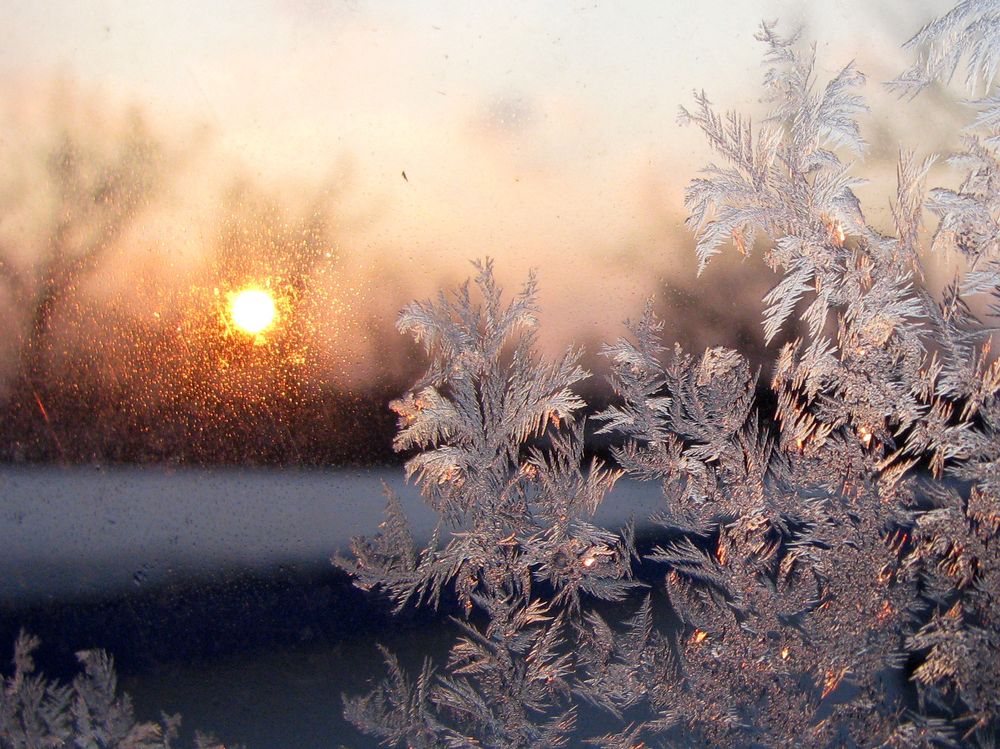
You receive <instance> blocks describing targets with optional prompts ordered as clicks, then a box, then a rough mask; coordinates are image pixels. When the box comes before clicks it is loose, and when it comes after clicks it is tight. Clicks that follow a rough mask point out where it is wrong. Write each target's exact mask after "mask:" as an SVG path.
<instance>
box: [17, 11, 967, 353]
mask: <svg viewBox="0 0 1000 749" xmlns="http://www.w3.org/2000/svg"><path fill="white" fill-rule="evenodd" d="M950 5H951V2H948V1H945V0H918V1H915V0H889V1H886V2H882V3H875V4H873V3H871V2H870V1H866V0H840V1H839V2H835V3H813V2H790V1H787V0H785V1H780V0H758V1H754V2H738V3H737V2H732V1H731V0H705V1H703V2H676V1H675V2H666V1H664V0H661V1H660V2H651V1H646V2H638V1H636V2H628V3H610V2H588V1H585V0H580V1H579V2H542V1H536V2H504V3H492V2H489V3H488V2H458V1H455V2H444V1H438V2H415V1H408V2H403V1H402V0H398V1H392V0H382V1H381V2H374V1H372V2H366V1H364V0H272V1H271V2H223V1H215V2H211V3H205V2H204V0H198V1H197V2H196V1H195V0H173V1H171V2H158V3H150V2H140V1H137V0H128V1H124V0H123V1H121V2H110V1H104V2H99V1H92V2H75V1H74V2H39V0H28V1H24V2H12V1H11V0H7V1H6V2H4V3H3V4H2V5H0V28H3V29H4V31H5V33H4V43H3V45H0V79H2V80H0V92H3V91H4V89H5V87H6V88H13V87H15V86H18V85H20V86H21V87H22V88H23V87H24V86H28V87H31V86H33V85H41V84H42V83H43V82H45V81H47V80H51V78H52V77H53V76H54V75H61V76H67V77H70V78H72V79H74V80H75V81H77V82H78V83H79V84H80V85H81V86H83V87H85V88H88V89H94V90H98V91H99V92H100V93H101V95H103V96H106V97H109V98H111V99H113V100H115V101H119V102H129V101H130V102H137V103H139V104H141V105H142V106H144V107H145V108H146V109H147V110H148V111H150V112H152V113H153V115H154V116H153V119H154V122H155V121H156V118H157V117H159V118H161V120H163V121H167V120H169V119H170V118H177V121H183V122H190V123H204V124H206V125H207V126H208V127H209V129H210V130H211V132H212V133H213V135H212V138H213V141H212V142H213V149H214V151H213V153H215V154H216V155H217V156H219V157H221V158H223V159H226V160H228V161H230V162H233V163H238V164H240V165H242V167H243V168H244V169H246V170H248V171H249V172H250V173H251V174H255V175H257V176H258V177H260V179H261V180H264V181H266V180H268V179H278V178H290V177H295V178H301V179H319V178H321V177H323V176H324V175H328V174H330V173H331V172H332V171H333V170H334V168H335V165H337V164H341V165H342V164H343V163H345V162H346V163H350V164H351V165H352V168H353V177H352V182H351V185H350V192H351V195H350V204H351V208H350V211H348V212H353V213H354V214H356V215H357V216H359V217H360V218H359V219H358V220H359V222H360V223H361V224H362V226H361V228H360V229H359V230H358V231H357V233H356V235H355V236H354V239H353V243H354V246H353V247H352V248H351V249H352V252H353V253H354V255H355V256H357V257H363V256H365V255H366V253H368V254H369V255H371V258H370V259H371V261H372V262H373V263H375V264H376V265H377V266H380V267H389V266H390V265H391V266H392V267H393V268H395V269H397V271H398V272H401V273H403V274H404V275H405V274H407V273H409V274H412V275H413V276H414V277H415V278H417V279H418V281H419V279H424V281H426V284H424V285H427V284H433V283H436V282H437V279H438V278H439V276H440V275H441V273H444V272H448V271H452V272H454V271H453V269H454V266H455V265H456V262H457V260H458V258H471V257H477V256H482V255H485V254H490V255H493V256H495V257H497V258H498V260H499V264H500V266H501V270H502V271H503V272H504V273H505V275H507V276H508V277H512V278H518V277H521V276H522V275H523V273H524V272H525V270H526V269H527V268H528V267H531V266H538V267H539V268H540V270H541V280H542V288H543V293H544V299H545V303H546V306H547V307H548V308H550V309H552V308H555V309H561V310H567V309H571V308H572V307H573V305H572V304H571V303H570V302H569V301H567V300H569V299H570V297H571V292H572V288H571V287H572V286H574V285H575V286H580V287H581V288H583V289H584V291H585V292H587V293H588V294H589V295H593V293H595V292H596V291H597V289H598V288H601V289H602V298H603V299H605V300H606V305H609V306H610V309H611V312H610V313H609V312H608V310H607V309H601V310H592V309H590V308H588V309H583V310H579V309H576V310H574V315H573V325H584V326H587V325H591V326H596V327H595V329H594V330H593V332H594V333H595V334H596V335H603V334H604V331H605V330H607V329H608V328H612V329H613V328H614V326H615V325H616V324H617V321H618V320H619V319H620V317H621V316H622V315H624V314H631V313H632V312H633V311H634V309H635V307H636V305H637V304H638V302H639V300H640V299H641V298H642V297H644V296H645V295H646V294H648V293H650V291H651V290H652V289H653V287H655V281H656V278H650V277H649V273H648V272H647V273H645V274H644V273H642V270H643V268H650V269H653V273H654V275H656V274H662V273H664V270H663V269H664V268H667V269H669V272H672V273H677V274H687V275H693V268H694V265H693V263H691V262H690V257H689V251H690V247H689V246H679V245H678V244H677V243H675V242H674V241H673V240H672V237H673V233H674V232H676V234H677V236H680V237H683V236H684V235H683V234H682V233H681V230H680V229H679V220H680V218H681V216H682V210H683V207H682V193H683V187H684V185H685V183H686V182H687V180H689V179H690V178H691V177H692V176H694V174H695V171H696V170H697V168H698V167H699V166H701V165H703V164H704V163H705V162H706V158H707V154H706V152H705V150H704V147H703V145H702V141H701V138H700V136H699V135H698V133H697V132H695V131H694V130H693V129H690V128H689V129H682V128H679V127H678V126H677V125H676V124H675V120H676V113H677V107H678V105H679V104H682V103H688V102H690V100H691V92H692V90H693V89H695V88H704V89H705V90H706V91H707V92H708V93H709V95H710V97H711V98H712V99H713V101H715V102H717V103H718V104H719V105H720V106H721V107H730V106H732V107H737V108H740V109H743V110H746V111H750V112H759V111H760V107H759V104H758V99H759V96H760V87H759V83H760V79H761V68H760V54H761V45H760V44H759V43H757V42H755V41H754V39H753V35H754V32H755V29H756V27H757V25H758V24H759V22H760V20H761V19H780V20H781V21H782V22H783V28H785V29H789V28H792V27H795V26H798V25H802V26H804V28H805V33H806V35H807V37H809V38H815V39H816V40H817V42H818V67H819V72H820V75H821V76H826V75H830V74H833V73H835V72H836V71H837V70H838V69H839V68H840V67H842V66H843V65H844V64H845V63H847V62H848V61H850V60H852V59H856V60H857V62H858V65H859V66H860V67H861V69H862V70H864V71H865V72H866V73H868V74H869V76H870V82H869V85H868V92H867V93H868V94H869V95H870V96H871V98H872V102H873V108H875V109H876V111H878V110H879V109H880V106H881V104H882V103H884V102H889V104H890V105H892V102H891V100H887V99H885V97H884V94H883V93H882V92H881V91H880V86H879V84H880V82H881V81H883V80H885V79H887V78H889V77H891V76H892V75H894V74H895V73H896V72H898V71H899V70H900V69H901V68H902V66H903V65H904V64H905V60H906V57H905V56H904V55H903V54H902V53H900V52H899V50H898V48H899V45H900V44H901V43H902V42H904V41H905V40H906V39H907V38H909V36H910V35H912V33H914V32H915V31H916V30H917V29H918V28H919V27H920V26H921V25H922V24H923V23H925V22H926V21H927V20H929V19H930V18H931V17H932V16H933V15H935V14H939V13H940V12H942V11H943V10H945V9H947V7H949V6H950ZM879 117H881V118H882V121H887V119H888V118H889V117H891V115H886V114H884V113H883V114H876V115H874V116H873V122H875V123H877V122H879ZM892 150H893V153H894V152H895V147H894V146H893V149H892ZM213 158H214V157H213ZM227 163H228V162H227ZM210 171H212V170H211V169H206V172H210ZM403 171H405V172H406V175H407V179H405V180H404V179H403V178H402V172H403ZM881 202H882V203H884V202H885V201H884V200H883V201H881ZM387 255H391V256H392V259H391V260H390V259H389V258H388V257H387ZM459 272H461V269H460V270H459ZM577 306H579V305H577ZM597 328H600V329H599V330H598V329H597Z"/></svg>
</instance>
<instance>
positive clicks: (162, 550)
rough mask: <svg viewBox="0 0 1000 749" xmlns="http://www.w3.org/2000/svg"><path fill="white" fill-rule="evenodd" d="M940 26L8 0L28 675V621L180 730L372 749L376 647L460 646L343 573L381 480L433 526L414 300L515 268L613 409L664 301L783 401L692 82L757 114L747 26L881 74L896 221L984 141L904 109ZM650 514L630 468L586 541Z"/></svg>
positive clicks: (544, 327)
mask: <svg viewBox="0 0 1000 749" xmlns="http://www.w3.org/2000/svg"><path fill="white" fill-rule="evenodd" d="M950 7H951V3H950V2H945V1H944V0H933V1H930V0H928V1H926V2H914V1H913V0H896V1H893V2H883V3H869V2H861V0H850V1H846V0H845V1H842V2H837V3H802V2H779V1H771V0H768V1H754V2H743V3H732V2H728V0H727V1H723V0H714V1H708V2H701V3H664V2H640V3H629V4H627V5H622V4H618V3H608V2H596V3H589V2H588V3H522V2H518V3H479V2H476V3H451V2H395V1H394V2H365V1H363V0H329V2H320V1H317V0H270V1H268V2H257V3H250V4H247V3H239V2H216V3H210V4H207V5H206V4H205V3H203V2H202V3H196V2H189V1H188V0H182V1H177V2H169V3H167V2H159V3H150V2H129V3H122V2H91V3H77V2H42V3H38V2H35V3H29V2H7V3H4V4H3V5H2V6H0V28H2V29H4V34H3V44H2V45H0V167H2V168H0V321H3V326H4V329H5V333H4V335H2V336H0V461H2V465H0V653H2V655H3V661H4V663H7V662H8V655H9V653H10V652H11V648H12V646H13V642H14V640H15V638H16V636H17V633H18V632H19V631H21V630H22V629H24V630H26V631H29V632H31V633H33V634H35V635H38V636H39V637H40V638H41V647H40V649H39V650H38V652H37V660H38V664H39V666H40V668H41V670H44V671H45V673H46V674H48V675H50V676H52V677H54V678H61V679H70V678H72V676H73V675H74V674H75V673H76V672H77V664H76V661H75V658H74V655H73V654H74V653H75V652H76V651H78V650H82V649H89V648H102V649H104V650H106V651H107V652H108V653H109V654H110V655H112V656H113V657H114V658H115V660H116V663H117V671H118V674H119V677H120V681H121V685H122V686H123V688H124V689H125V690H126V691H128V692H129V693H130V694H131V695H132V696H133V698H134V700H135V706H136V712H137V714H138V716H139V717H140V718H142V719H144V720H155V719H157V717H158V716H159V714H160V712H161V711H165V712H167V713H173V712H179V713H181V714H182V715H183V716H184V724H183V726H184V729H183V735H184V737H185V739H187V738H188V737H190V736H191V735H192V732H193V730H194V729H200V730H203V731H206V732H211V733H213V734H215V735H216V736H218V737H220V739H222V740H224V741H227V742H231V743H239V742H242V743H244V744H245V745H246V746H247V747H251V748H254V747H262V748H263V747H288V746H295V747H300V748H301V749H306V748H307V747H319V746H335V745H338V743H340V742H343V743H345V744H349V745H353V746H366V745H370V744H369V743H366V742H370V741H372V739H371V738H370V737H368V738H365V737H363V736H362V735H361V734H359V733H358V732H357V731H356V730H355V729H354V728H353V727H351V726H350V724H349V723H347V722H346V721H345V720H344V719H343V717H342V715H341V714H342V709H343V707H342V703H341V694H342V693H348V694H357V693H359V692H361V691H363V690H364V689H365V688H366V684H368V683H369V682H370V681H371V680H372V679H376V678H381V677H382V675H383V668H382V662H381V658H382V656H381V655H380V654H379V651H378V650H377V649H376V647H375V646H376V643H378V644H383V645H386V646H387V647H388V648H389V649H390V650H393V651H394V652H396V653H397V654H399V655H400V657H401V658H402V659H403V661H404V662H405V664H406V665H408V666H412V667H413V668H419V665H420V662H421V659H422V657H423V655H424V654H432V655H435V656H436V657H438V658H440V659H442V660H443V659H444V654H445V653H446V652H447V649H448V647H449V646H450V643H451V641H452V640H453V638H454V637H455V631H456V630H455V625H454V624H452V623H451V622H450V621H449V620H447V619H446V618H445V617H444V616H440V615H436V614H435V613H434V612H430V611H419V612H412V611H411V612H409V613H406V614H404V615H402V616H401V617H393V616H391V615H390V613H389V612H388V611H387V609H386V606H385V604H384V603H379V602H373V601H372V599H371V598H370V597H367V596H365V595H364V594H363V593H362V592H361V591H358V590H357V589H356V588H352V587H351V585H350V582H349V580H348V579H347V577H346V576H345V575H344V574H343V573H342V572H340V571H339V570H337V569H335V568H334V567H333V566H332V565H331V564H330V558H331V557H332V556H334V555H337V554H346V553H348V547H349V543H350V538H351V537H353V536H356V535H362V534H369V535H370V534H373V533H375V532H377V530H378V528H379V523H380V522H382V511H383V507H384V504H385V498H384V494H383V486H387V487H391V488H392V489H393V490H394V491H396V492H398V493H399V495H400V497H401V498H402V502H403V507H404V509H405V511H406V513H407V515H408V516H409V518H410V519H411V521H413V523H414V528H415V537H416V540H417V541H418V542H420V541H422V540H425V539H426V538H428V537H429V536H430V534H431V531H432V529H433V527H434V520H435V517H434V514H433V513H432V512H431V511H430V509H428V508H427V506H426V505H425V504H424V503H423V502H422V501H421V499H420V496H419V491H418V489H417V488H416V487H415V486H414V484H413V483H406V482H405V481H404V474H403V468H402V462H403V458H404V457H407V456H408V455H409V453H408V454H407V456H400V455H398V454H397V453H395V452H394V450H393V446H392V440H393V437H394V435H395V434H396V431H397V421H396V416H395V414H393V413H392V412H391V411H390V410H389V408H388V403H389V401H390V400H391V399H394V398H398V397H400V395H401V394H402V393H403V392H404V391H406V390H407V388H409V387H411V386H412V385H413V383H414V382H416V381H417V379H418V378H419V377H420V375H421V374H422V373H423V370H424V367H425V365H426V358H425V356H424V354H423V352H422V350H421V349H420V347H419V346H417V345H416V344H415V343H414V342H413V341H412V340H411V338H410V337H409V336H404V335H401V334H400V333H399V332H398V331H397V330H396V328H395V323H396V318H397V314H398V311H399V310H400V309H401V308H402V307H403V306H404V305H405V304H407V303H408V302H410V301H411V300H413V299H425V298H430V297H432V296H433V295H435V294H437V292H438V290H439V289H443V288H451V287H452V286H454V285H456V284H457V283H460V282H461V281H462V280H463V279H465V278H467V277H469V276H470V275H473V274H474V272H475V271H474V269H473V267H472V266H471V265H470V262H469V261H471V260H474V259H476V258H483V257H492V258H494V260H495V268H496V273H497V277H498V279H499V280H500V282H501V283H502V284H503V285H504V286H505V287H506V288H508V289H510V290H514V289H516V288H517V285H518V284H519V283H520V282H521V281H522V280H523V279H524V278H525V277H526V276H527V273H528V271H529V270H530V269H536V270H537V276H538V280H539V286H540V304H541V308H542V311H541V312H540V314H539V321H540V324H539V337H540V347H541V348H540V350H541V352H542V353H543V354H544V355H545V356H549V357H556V356H559V355H560V354H561V353H562V352H563V351H564V350H565V349H566V348H567V347H568V346H570V345H578V346H581V347H582V348H583V359H582V361H583V365H584V366H585V367H586V368H587V369H589V370H590V371H592V372H594V373H595V376H594V377H592V378H591V379H590V380H588V381H586V382H584V383H583V384H582V385H581V386H580V390H581V391H582V392H583V393H585V395H586V397H587V399H588V400H589V401H590V402H591V403H592V404H602V403H606V402H607V401H608V399H609V398H611V391H610V388H609V386H608V383H607V380H606V379H605V378H606V376H607V374H608V371H609V364H608V361H607V359H606V358H604V357H601V356H600V355H599V351H600V347H601V345H602V344H603V343H610V342H612V341H614V340H615V339H616V338H617V337H618V336H620V335H622V334H623V333H624V330H625V329H624V327H623V322H624V321H625V320H626V319H636V318H637V317H639V315H640V314H641V312H642V308H643V304H644V302H645V300H646V299H648V298H651V299H652V300H653V303H654V305H655V307H656V309H657V310H658V311H659V312H660V313H661V315H662V316H663V318H664V320H665V327H666V330H665V333H664V340H666V341H668V342H669V343H672V342H673V341H674V340H678V341H680V342H681V343H682V344H683V345H684V346H685V347H686V348H687V349H688V350H690V351H696V352H700V351H701V350H702V349H703V348H704V347H706V346H730V347H733V348H736V349H738V350H739V351H740V352H741V353H743V354H744V355H745V356H747V357H748V359H749V360H750V362H751V363H752V364H753V365H754V366H762V367H764V371H763V377H762V379H763V381H764V382H765V385H766V381H767V378H768V377H769V374H770V367H771V362H772V361H773V359H774V356H775V352H776V350H777V348H778V345H777V343H772V344H771V345H770V346H768V345H766V344H765V342H764V339H763V332H762V327H761V325H760V319H761V313H762V310H763V309H764V306H765V305H764V304H763V303H762V302H761V299H762V298H763V296H764V295H765V294H766V293H767V291H768V290H769V289H770V288H771V287H772V286H773V285H774V283H775V282H776V277H775V275H774V274H773V273H772V272H771V271H770V270H768V269H767V268H766V266H765V265H764V263H763V261H762V260H761V259H760V258H759V256H755V257H752V258H748V259H746V260H743V259H741V258H738V257H736V256H735V253H729V252H727V253H725V255H724V256H723V257H721V258H718V260H717V262H715V263H713V264H712V265H711V266H710V267H709V268H708V269H707V270H706V271H705V272H704V273H703V274H702V275H701V277H700V278H699V277H697V260H696V258H695V254H694V238H693V235H692V233H691V231H690V230H689V228H687V227H686V226H685V225H684V221H685V218H686V217H687V215H688V211H687V210H686V209H685V206H684V190H685V187H686V186H687V184H688V182H689V180H691V179H692V178H693V177H695V176H696V175H697V174H698V171H699V169H701V168H702V167H703V166H705V165H706V164H708V163H709V162H711V161H712V160H713V159H714V158H715V157H713V155H712V154H711V152H710V150H709V148H708V146H707V145H706V143H705V138H704V137H703V135H702V133H701V132H699V131H698V129H697V128H695V127H682V126H681V125H679V124H678V123H677V111H678V107H679V106H681V105H684V106H688V107H690V106H692V103H693V96H692V91H696V90H702V89H704V90H705V91H706V92H707V94H708V96H709V97H710V98H711V100H712V101H713V102H717V103H718V104H719V106H720V109H722V110H729V109H736V110H739V111H741V112H743V113H745V114H747V115H750V116H752V117H754V118H755V119H760V118H762V117H763V116H764V115H765V113H766V112H767V105H766V104H765V103H763V102H762V101H761V97H762V93H761V91H762V89H761V86H760V83H761V78H762V75H763V68H762V66H761V64H760V59H761V55H762V53H763V49H762V45H761V44H760V43H759V42H757V41H755V40H754V33H755V31H756V30H757V28H758V27H759V24H760V21H761V20H762V19H774V18H777V19H779V20H780V27H779V28H782V29H784V30H791V29H793V28H796V27H801V29H802V34H803V37H804V38H805V39H808V40H813V39H814V40H816V42H817V47H816V59H817V64H816V72H817V75H818V76H820V77H821V78H822V79H824V80H825V79H827V78H829V77H830V76H832V75H835V74H836V73H837V71H839V70H840V69H841V67H842V66H843V65H845V64H846V63H847V62H849V61H851V60H854V61H855V64H856V65H857V67H858V68H859V69H860V70H862V71H864V72H865V74H866V75H867V76H868V83H867V85H866V86H865V87H864V95H865V97H866V99H867V102H868V105H869V107H870V109H871V112H870V114H867V115H864V116H863V117H862V135H863V136H864V138H865V139H866V140H867V141H868V143H869V148H868V151H867V153H866V154H865V156H864V175H865V176H866V177H867V178H868V180H869V182H868V183H867V184H865V185H862V186H859V187H857V188H856V191H857V193H858V195H859V197H860V198H861V199H862V200H863V201H866V210H867V216H868V218H869V219H870V220H871V221H872V223H873V224H874V225H875V226H879V227H885V228H886V229H887V230H888V228H890V227H891V226H892V214H891V211H890V209H889V204H888V201H887V200H886V199H885V197H884V196H888V195H893V194H894V192H893V191H894V189H895V187H894V185H895V178H896V163H897V158H898V144H904V145H907V144H909V145H912V146H913V147H914V148H916V149H917V150H918V151H919V153H920V155H921V156H922V155H924V154H927V153H931V152H948V151H950V150H954V149H955V148H957V147H958V144H959V130H960V128H961V126H962V125H963V124H964V123H965V122H966V121H967V119H968V117H967V115H968V112H967V110H965V109H963V108H962V106H961V105H960V104H958V103H956V102H957V98H956V95H953V94H954V91H952V92H951V94H949V93H948V90H947V89H945V88H942V89H940V90H935V91H934V92H933V94H932V95H930V96H926V97H922V98H918V99H915V100H914V101H912V102H906V103H905V105H904V104H902V103H901V102H900V100H899V98H898V97H896V96H894V95H893V94H892V93H890V92H889V91H887V90H886V89H885V88H884V87H883V86H882V85H881V84H882V82H884V81H887V80H889V79H891V78H893V77H894V76H896V75H898V74H899V72H901V71H902V70H903V69H905V68H906V67H907V65H908V64H909V62H910V53H908V52H906V51H905V50H903V49H902V48H901V45H902V44H903V43H904V42H905V41H906V40H907V39H908V38H910V36H912V35H913V34H914V33H915V32H916V31H917V30H918V29H919V28H920V27H921V26H922V25H923V24H925V23H927V22H928V21H929V20H930V19H931V18H933V17H935V16H939V15H941V14H942V13H943V12H945V11H947V10H948V9H949V8H950ZM904 106H905V111H906V112H907V114H906V115H905V116H897V112H898V111H899V110H900V109H901V108H902V107H904ZM935 169H938V170H939V172H935V174H940V180H943V181H945V182H947V180H948V179H952V180H953V181H954V178H953V177H952V178H949V177H948V176H947V173H946V172H945V171H944V168H943V166H939V167H935ZM943 266H944V263H941V264H940V265H935V264H934V262H930V263H929V264H928V269H929V271H928V275H929V279H928V285H929V286H930V287H932V288H938V287H940V286H941V285H943V283H945V282H946V280H947V279H948V278H949V277H950V274H951V272H952V271H951V268H946V267H943ZM762 397H764V398H766V397H767V396H766V395H762ZM592 410H597V405H594V406H593V408H592ZM608 444H609V443H608V440H606V439H605V440H603V441H602V438H598V437H595V438H593V440H592V441H590V442H588V449H592V450H593V451H596V452H597V453H599V454H603V455H607V452H608V450H607V448H608ZM660 501H661V498H660V494H659V486H657V485H655V484H640V483H638V482H633V481H630V480H623V481H621V482H619V484H618V485H617V486H616V488H615V489H614V490H613V491H612V492H611V494H610V495H609V497H608V499H607V500H606V501H605V503H604V504H603V505H602V507H601V510H600V512H599V514H598V515H597V517H596V522H598V524H601V525H604V526H606V527H610V528H614V529H617V528H619V527H621V526H622V525H624V523H625V522H626V521H627V519H628V517H629V516H630V515H634V516H635V517H637V518H639V519H640V523H639V529H640V533H651V531H650V530H649V526H648V524H646V523H645V521H644V519H645V518H647V517H648V516H649V515H650V514H652V513H653V512H655V511H656V510H657V509H659V503H660ZM4 673H5V674H7V673H9V670H6V667H5V670H4ZM595 721H596V722H595ZM581 725H590V728H591V729H592V730H591V735H593V733H595V732H599V731H600V730H602V729H601V727H600V726H601V725H602V724H601V723H600V721H599V720H597V719H595V718H593V716H587V715H583V716H582V717H581Z"/></svg>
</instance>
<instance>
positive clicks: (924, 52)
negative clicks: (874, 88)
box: [888, 0, 1000, 97]
mask: <svg viewBox="0 0 1000 749" xmlns="http://www.w3.org/2000/svg"><path fill="white" fill-rule="evenodd" d="M903 46H904V47H906V48H907V49H909V50H912V51H913V52H915V55H916V60H915V61H914V63H913V65H912V66H911V67H910V68H908V69H907V70H905V71H904V72H903V73H901V74H900V75H899V76H898V77H897V78H895V79H894V80H892V81H890V82H889V84H888V85H889V88H890V89H891V90H893V91H895V92H897V93H899V94H901V95H903V96H909V97H913V96H916V95H917V94H919V93H920V92H921V91H923V90H924V89H925V88H927V87H928V86H930V85H931V84H932V83H935V82H938V81H941V82H944V83H947V82H949V81H950V80H951V79H952V78H953V77H954V75H955V73H956V72H957V71H958V69H959V67H961V65H962V62H963V60H964V62H965V81H964V83H965V86H966V88H967V89H968V90H969V91H975V90H976V89H978V88H980V87H988V86H989V85H990V84H991V83H992V82H993V80H994V79H995V78H996V74H997V69H998V67H1000V2H997V1H996V0H964V2H960V3H958V4H957V5H956V6H955V7H954V8H953V9H952V10H950V11H949V12H948V13H945V14H944V15H943V16H941V17H940V18H936V19H934V20H933V21H931V22H930V23H928V24H927V25H926V26H924V27H923V28H922V29H920V31H918V32H917V33H916V34H914V35H913V37H911V38H910V40H909V41H908V42H906V44H905V45H903Z"/></svg>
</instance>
